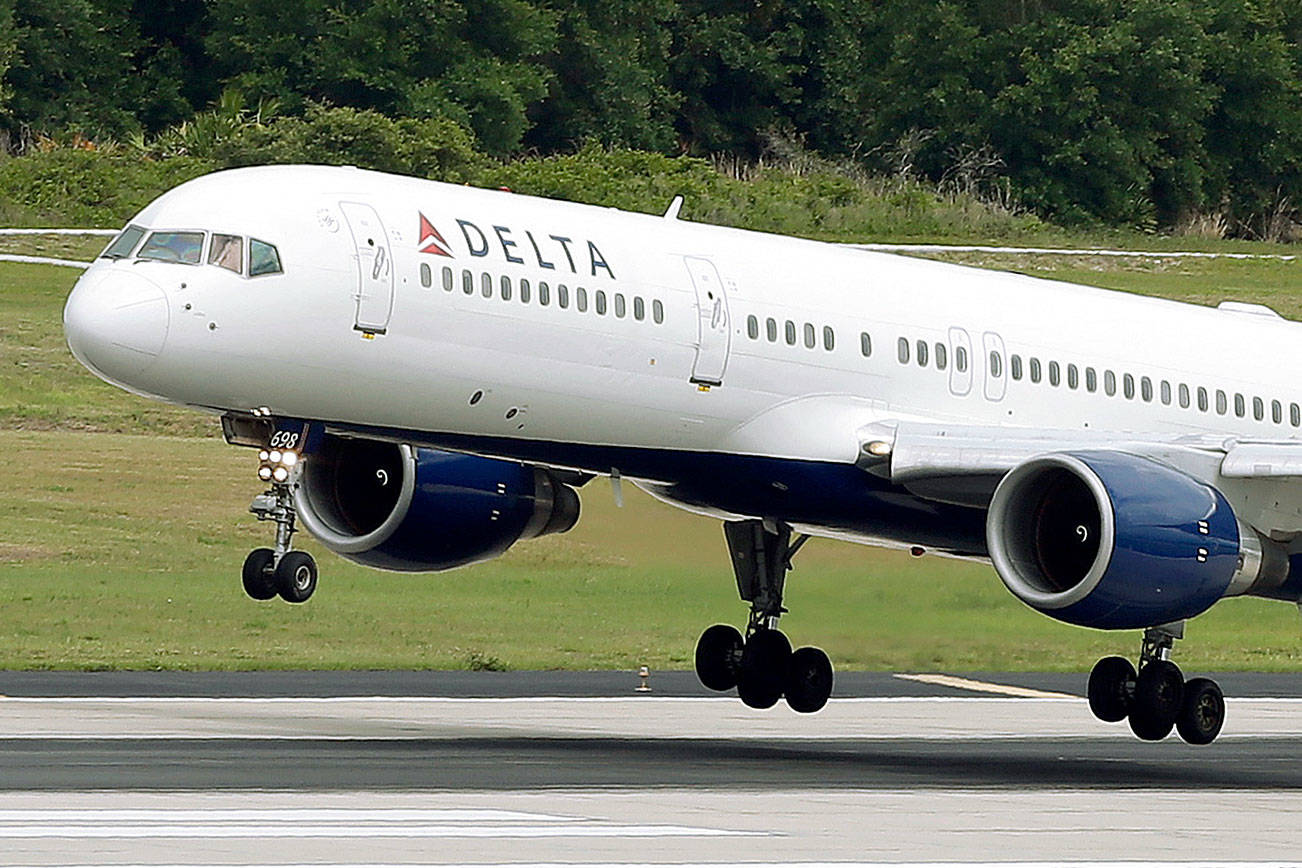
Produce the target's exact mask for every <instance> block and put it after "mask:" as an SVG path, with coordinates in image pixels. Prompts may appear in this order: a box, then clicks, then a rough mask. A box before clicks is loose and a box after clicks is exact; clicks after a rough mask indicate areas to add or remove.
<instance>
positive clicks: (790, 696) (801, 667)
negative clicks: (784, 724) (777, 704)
mask: <svg viewBox="0 0 1302 868" xmlns="http://www.w3.org/2000/svg"><path fill="white" fill-rule="evenodd" d="M833 678H834V676H833V673H832V661H831V660H830V659H829V658H828V656H827V653H826V652H824V651H823V649H822V648H810V647H805V648H797V649H796V650H795V651H794V652H793V653H792V655H791V662H790V663H789V664H788V666H787V684H786V691H785V692H786V697H787V705H789V706H791V710H792V711H798V712H800V713H801V714H812V713H813V712H815V711H818V710H819V709H821V708H822V707H823V706H824V705H827V700H828V697H830V696H831V695H832V681H833Z"/></svg>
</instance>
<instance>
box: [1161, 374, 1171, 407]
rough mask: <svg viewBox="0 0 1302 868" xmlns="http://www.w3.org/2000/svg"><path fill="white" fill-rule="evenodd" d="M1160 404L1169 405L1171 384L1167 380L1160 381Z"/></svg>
mask: <svg viewBox="0 0 1302 868" xmlns="http://www.w3.org/2000/svg"><path fill="white" fill-rule="evenodd" d="M1162 403H1163V404H1170V403H1171V382H1170V381H1169V380H1163V381H1162Z"/></svg>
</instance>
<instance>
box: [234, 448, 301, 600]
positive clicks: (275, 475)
mask: <svg viewBox="0 0 1302 868" xmlns="http://www.w3.org/2000/svg"><path fill="white" fill-rule="evenodd" d="M291 456H292V457H291ZM258 457H259V458H260V459H261V466H260V467H259V468H258V478H259V479H261V480H263V481H264V482H266V481H270V482H271V488H269V489H267V490H266V491H265V492H263V493H262V494H259V495H258V496H257V497H255V498H253V503H251V504H249V512H251V513H253V514H254V515H255V516H257V519H258V521H274V522H275V523H276V542H275V548H270V549H268V548H258V549H254V550H253V551H251V552H249V556H248V557H247V558H245V559H244V569H243V580H244V591H245V593H247V594H248V595H249V596H250V597H252V598H253V599H255V600H270V599H271V598H272V597H275V596H276V595H277V594H279V595H280V598H281V599H283V600H285V601H286V602H289V603H303V602H306V601H307V599H308V598H309V597H311V596H312V593H313V592H314V591H315V590H316V580H317V568H316V561H315V560H314V559H313V558H312V556H311V555H310V554H308V553H307V552H303V551H290V540H291V539H292V538H293V536H294V534H295V532H296V531H297V528H295V527H294V522H295V520H296V518H297V513H296V512H295V510H294V489H295V487H296V486H297V485H298V468H299V467H300V466H301V465H300V463H299V455H298V453H296V452H292V451H289V450H286V451H283V452H282V451H280V450H275V449H273V450H270V451H268V450H266V449H264V450H262V451H261V452H259V453H258Z"/></svg>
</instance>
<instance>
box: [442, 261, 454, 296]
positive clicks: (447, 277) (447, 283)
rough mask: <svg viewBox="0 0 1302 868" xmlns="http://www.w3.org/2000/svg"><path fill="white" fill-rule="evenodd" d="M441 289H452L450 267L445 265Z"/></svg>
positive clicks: (446, 290) (449, 290)
mask: <svg viewBox="0 0 1302 868" xmlns="http://www.w3.org/2000/svg"><path fill="white" fill-rule="evenodd" d="M443 291H444V292H451V291H452V269H451V268H448V267H447V266H444V267H443Z"/></svg>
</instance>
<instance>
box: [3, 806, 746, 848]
mask: <svg viewBox="0 0 1302 868" xmlns="http://www.w3.org/2000/svg"><path fill="white" fill-rule="evenodd" d="M765 835H766V833H763V832H747V831H734V830H728V829H712V828H705V827H700V826H685V825H675V824H663V825H662V824H623V823H613V822H609V821H601V820H591V819H587V818H581V817H564V816H557V815H554V814H535V813H531V812H524V811H501V810H459V809H451V810H440V809H434V810H401V809H400V810H388V809H378V810H350V809H302V810H275V809H272V810H238V809H237V810H179V811H168V810H94V809H91V810H53V811H3V812H0V840H33V839H49V838H58V839H66V840H78V841H84V840H109V839H114V840H138V839H153V840H161V839H177V838H187V839H188V838H195V839H203V840H217V839H232V838H237V839H249V840H264V839H285V838H329V839H341V840H342V839H359V838H362V839H369V838H376V839H394V838H423V839H442V838H463V839H464V838H469V839H482V838H491V839H494V840H500V839H504V838H619V839H623V838H737V837H747V838H749V837H757V836H758V837H764V836H765Z"/></svg>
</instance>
